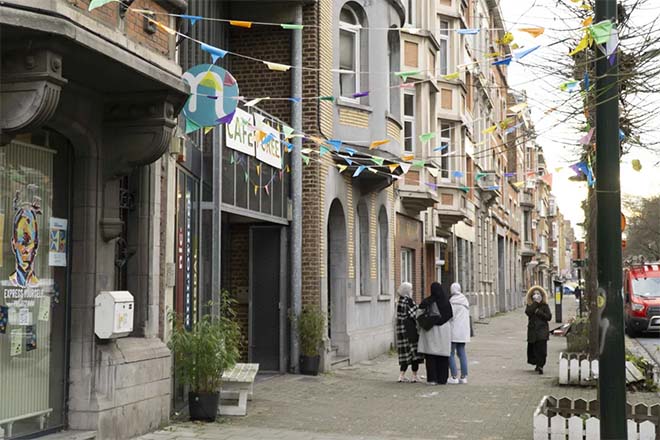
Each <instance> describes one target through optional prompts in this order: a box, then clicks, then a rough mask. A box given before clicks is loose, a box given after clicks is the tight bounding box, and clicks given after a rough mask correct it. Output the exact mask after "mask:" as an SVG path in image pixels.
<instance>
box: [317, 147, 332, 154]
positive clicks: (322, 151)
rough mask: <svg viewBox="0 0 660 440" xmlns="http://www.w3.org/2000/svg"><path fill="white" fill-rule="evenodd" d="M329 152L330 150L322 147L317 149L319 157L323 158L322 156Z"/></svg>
mask: <svg viewBox="0 0 660 440" xmlns="http://www.w3.org/2000/svg"><path fill="white" fill-rule="evenodd" d="M329 152H330V150H328V149H327V148H325V147H324V146H321V147H319V156H323V155H324V154H327V153H329Z"/></svg>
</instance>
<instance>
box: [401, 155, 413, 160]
mask: <svg viewBox="0 0 660 440" xmlns="http://www.w3.org/2000/svg"><path fill="white" fill-rule="evenodd" d="M414 158H415V155H414V154H406V155H405V156H401V159H403V160H405V161H411V160H413V159H414Z"/></svg>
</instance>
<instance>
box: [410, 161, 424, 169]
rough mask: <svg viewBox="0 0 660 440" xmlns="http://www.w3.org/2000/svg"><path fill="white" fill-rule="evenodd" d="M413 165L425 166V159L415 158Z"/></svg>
mask: <svg viewBox="0 0 660 440" xmlns="http://www.w3.org/2000/svg"><path fill="white" fill-rule="evenodd" d="M412 165H413V166H414V167H419V168H424V161H423V160H414V161H413V163H412Z"/></svg>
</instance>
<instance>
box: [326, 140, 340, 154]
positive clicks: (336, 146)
mask: <svg viewBox="0 0 660 440" xmlns="http://www.w3.org/2000/svg"><path fill="white" fill-rule="evenodd" d="M324 143H325V144H327V145H330V146H331V147H332V148H334V149H335V151H339V150H341V140H339V139H328V140H327V141H325V142H324Z"/></svg>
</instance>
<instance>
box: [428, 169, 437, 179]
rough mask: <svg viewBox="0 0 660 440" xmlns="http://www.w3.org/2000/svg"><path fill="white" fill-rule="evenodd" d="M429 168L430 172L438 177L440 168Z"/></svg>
mask: <svg viewBox="0 0 660 440" xmlns="http://www.w3.org/2000/svg"><path fill="white" fill-rule="evenodd" d="M427 170H428V171H429V174H430V175H432V176H433V177H438V169H437V168H435V167H428V168H427Z"/></svg>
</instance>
